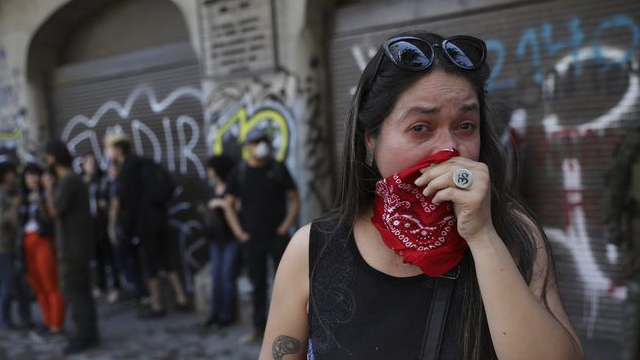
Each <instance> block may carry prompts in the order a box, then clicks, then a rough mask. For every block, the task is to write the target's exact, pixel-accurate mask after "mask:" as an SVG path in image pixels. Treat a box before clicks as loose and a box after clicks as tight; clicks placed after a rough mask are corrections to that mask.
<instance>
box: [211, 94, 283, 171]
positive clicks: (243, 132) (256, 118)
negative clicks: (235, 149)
mask: <svg viewBox="0 0 640 360" xmlns="http://www.w3.org/2000/svg"><path fill="white" fill-rule="evenodd" d="M269 120H271V121H273V122H274V123H275V124H276V126H277V132H278V133H279V134H280V135H281V139H282V142H281V144H280V148H279V149H278V152H277V153H276V154H275V158H276V160H278V161H283V160H284V157H285V156H286V155H287V149H288V148H289V138H290V134H289V128H288V126H287V121H286V120H285V118H284V116H283V115H282V114H280V113H279V112H277V111H275V110H273V109H263V110H260V111H258V112H256V113H255V114H253V115H252V116H251V117H250V118H248V117H247V109H246V108H245V107H244V106H243V107H240V108H239V109H238V111H236V112H235V113H234V114H233V115H232V116H230V117H229V118H228V119H227V120H226V121H225V122H224V123H223V124H222V125H221V126H220V127H217V128H214V130H215V135H214V136H213V153H214V154H216V155H220V154H222V138H223V136H224V134H226V133H227V131H229V129H231V127H232V126H233V125H234V124H236V123H237V124H238V125H239V130H240V131H239V134H238V138H237V142H238V144H239V145H242V143H243V142H244V139H245V138H246V137H247V134H248V133H249V131H250V130H251V129H253V128H254V127H255V126H256V125H258V124H259V123H261V122H263V121H269ZM242 156H243V157H244V158H245V159H246V158H247V157H248V154H247V152H246V150H245V149H242Z"/></svg>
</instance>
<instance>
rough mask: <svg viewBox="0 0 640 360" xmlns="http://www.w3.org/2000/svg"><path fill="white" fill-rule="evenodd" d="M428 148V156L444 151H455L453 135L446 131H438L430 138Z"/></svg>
mask: <svg viewBox="0 0 640 360" xmlns="http://www.w3.org/2000/svg"><path fill="white" fill-rule="evenodd" d="M432 140H433V141H431V142H430V143H431V144H430V146H429V155H431V154H435V153H437V152H438V151H441V150H444V149H457V148H458V144H457V142H456V139H455V137H454V135H453V134H452V133H451V132H450V131H448V130H440V131H438V132H437V133H436V135H435V136H434V137H433V138H432Z"/></svg>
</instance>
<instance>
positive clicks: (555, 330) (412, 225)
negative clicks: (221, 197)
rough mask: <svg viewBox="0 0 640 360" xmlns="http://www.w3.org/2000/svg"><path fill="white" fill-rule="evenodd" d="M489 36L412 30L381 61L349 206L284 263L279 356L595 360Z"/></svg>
mask: <svg viewBox="0 0 640 360" xmlns="http://www.w3.org/2000/svg"><path fill="white" fill-rule="evenodd" d="M486 55H487V46H486V44H485V42H484V41H482V40H481V39H478V38H475V37H471V36H467V35H457V36H450V37H443V36H441V35H438V34H434V33H429V32H426V31H424V30H419V29H416V30H412V31H408V32H404V33H401V34H398V35H395V36H393V37H391V38H388V39H387V40H386V41H384V42H383V43H382V44H381V46H380V47H379V49H378V51H377V52H376V54H375V56H374V57H373V58H372V59H371V61H370V62H369V63H368V65H367V66H366V67H365V69H364V71H363V73H362V75H361V77H360V81H359V83H358V86H357V88H356V92H355V95H354V96H353V100H352V103H351V109H350V111H349V115H348V117H347V120H346V123H345V138H344V151H343V156H342V158H341V162H340V168H341V176H342V177H341V181H340V183H339V184H340V185H339V188H338V196H337V199H336V200H337V201H336V204H335V205H336V210H335V211H334V212H332V213H330V214H327V215H326V216H324V217H322V218H319V219H316V220H314V221H313V222H312V223H311V224H309V225H306V226H304V227H302V228H301V229H300V230H299V231H298V232H297V233H296V234H295V235H293V238H292V240H291V242H290V244H289V247H288V248H287V250H286V252H285V253H284V255H283V257H282V261H281V262H280V267H279V268H278V271H277V275H276V279H275V282H274V285H273V297H272V300H271V304H272V305H271V308H270V309H269V321H268V324H267V328H266V331H265V336H264V339H263V342H262V349H261V352H260V357H259V359H260V360H266V359H283V358H286V359H287V360H294V359H314V360H324V359H331V360H342V359H367V360H377V359H381V360H382V359H430V360H458V359H464V360H485V359H501V360H504V359H519V360H521V359H545V360H549V359H554V360H579V359H584V354H583V352H582V348H581V345H580V340H579V338H578V336H577V334H576V332H575V330H574V329H573V327H572V325H571V322H570V320H569V317H568V316H567V314H566V312H565V310H564V307H563V305H562V299H561V297H560V291H559V285H558V282H557V278H556V274H555V268H554V263H553V257H552V255H551V252H550V247H549V243H548V241H547V238H546V236H545V234H544V230H543V229H542V227H541V226H540V224H539V223H538V222H537V221H536V220H535V217H534V216H533V215H532V214H531V213H530V212H528V211H527V210H526V208H525V207H524V205H523V204H522V202H521V201H519V199H518V198H517V196H516V194H513V193H512V191H510V190H511V189H510V188H509V183H508V182H507V177H506V170H505V159H504V156H503V154H502V152H501V149H500V144H499V142H498V137H497V136H496V130H495V129H494V126H495V122H496V119H495V117H493V116H492V114H491V112H489V109H490V106H489V105H488V102H490V98H489V97H487V96H486V93H485V89H486V88H487V87H486V86H487V81H488V80H489V75H490V74H491V69H490V68H489V66H488V64H487V62H486V61H485V57H486Z"/></svg>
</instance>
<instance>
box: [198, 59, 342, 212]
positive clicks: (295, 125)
mask: <svg viewBox="0 0 640 360" xmlns="http://www.w3.org/2000/svg"><path fill="white" fill-rule="evenodd" d="M312 62H313V61H312ZM206 87H208V89H209V90H208V93H209V96H207V100H206V104H208V105H207V109H206V119H205V121H206V124H207V125H206V127H207V128H208V129H209V131H208V137H207V141H208V143H209V144H210V147H211V148H210V149H211V151H212V153H214V154H221V153H225V154H230V155H231V156H234V157H236V158H238V159H239V158H241V157H242V156H246V154H242V143H243V141H244V138H245V136H246V135H247V133H248V132H249V130H251V129H252V128H254V127H257V128H263V129H265V130H266V131H267V132H268V133H269V134H270V135H271V139H272V145H273V156H274V157H275V158H276V159H277V160H278V161H284V162H285V164H286V165H287V166H288V168H289V170H290V171H291V173H292V174H293V176H294V178H295V180H296V182H297V185H298V188H299V193H300V195H301V197H302V199H301V202H302V209H301V211H302V212H303V214H302V215H301V218H302V219H308V218H309V217H311V216H317V215H318V214H319V213H321V211H326V209H328V208H329V207H330V206H331V203H330V201H331V200H332V199H330V198H329V197H328V194H327V192H326V186H327V183H328V182H330V181H331V171H332V163H331V161H329V160H328V159H330V158H331V153H330V148H329V142H330V140H329V132H328V129H327V126H325V124H324V121H323V119H322V117H321V113H322V110H321V108H320V106H321V96H320V93H319V91H318V90H317V88H316V87H315V86H314V80H313V78H311V77H307V78H304V79H302V78H301V77H300V76H299V75H297V74H294V73H292V72H290V71H286V70H281V71H279V72H278V73H276V74H269V75H264V76H254V77H252V78H250V79H248V80H246V79H245V80H238V81H227V82H221V83H218V84H216V83H206ZM301 139H303V140H301Z"/></svg>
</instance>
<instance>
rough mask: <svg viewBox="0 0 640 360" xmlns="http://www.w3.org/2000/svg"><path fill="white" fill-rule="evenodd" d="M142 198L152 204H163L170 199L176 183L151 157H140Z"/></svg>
mask: <svg viewBox="0 0 640 360" xmlns="http://www.w3.org/2000/svg"><path fill="white" fill-rule="evenodd" d="M140 175H141V177H142V184H143V189H142V190H143V194H142V198H143V199H144V200H146V201H148V202H149V203H150V204H152V205H164V204H166V203H168V202H169V201H171V199H172V198H173V192H174V191H175V189H176V183H175V181H174V180H173V178H172V177H171V174H169V172H168V171H167V170H165V168H164V167H162V165H160V164H158V163H156V162H155V161H153V160H151V159H141V163H140Z"/></svg>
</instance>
